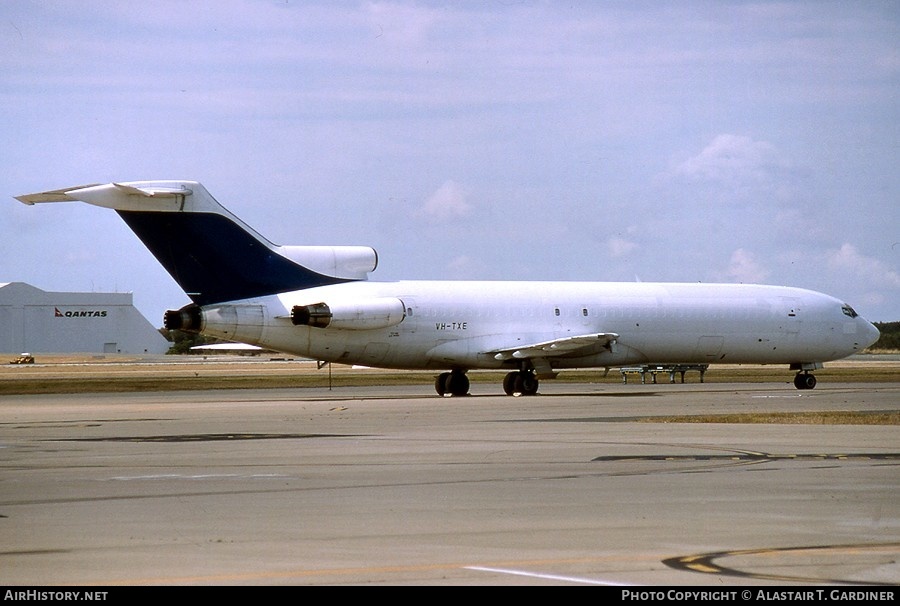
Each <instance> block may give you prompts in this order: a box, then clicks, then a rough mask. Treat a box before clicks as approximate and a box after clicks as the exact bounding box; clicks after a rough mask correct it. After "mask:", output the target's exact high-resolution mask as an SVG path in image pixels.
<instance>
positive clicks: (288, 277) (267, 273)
mask: <svg viewBox="0 0 900 606" xmlns="http://www.w3.org/2000/svg"><path fill="white" fill-rule="evenodd" d="M17 199H18V200H20V201H21V202H24V203H25V204H34V203H36V202H63V201H78V200H80V201H83V202H87V203H89V204H94V205H97V206H102V207H106V208H112V209H114V210H115V211H116V212H117V213H118V214H119V216H120V217H121V218H122V219H123V220H124V221H125V223H127V224H128V226H129V227H130V228H131V229H132V230H133V231H134V232H135V234H136V235H137V236H138V237H139V238H140V239H141V240H142V241H143V242H144V244H145V245H146V246H147V247H148V248H149V249H150V251H151V252H152V253H153V254H154V256H155V257H156V258H157V260H159V262H160V263H161V264H162V265H163V267H165V268H166V270H167V271H168V272H169V274H171V276H172V277H173V278H174V279H175V281H176V282H177V283H178V284H179V286H181V288H182V289H183V290H184V291H185V293H186V294H187V296H188V297H189V298H190V299H191V301H192V303H190V304H188V305H186V306H184V307H182V308H181V309H178V310H170V311H167V312H166V314H165V318H164V323H165V327H166V328H168V329H178V330H185V331H189V332H197V333H202V334H205V335H211V336H215V337H219V338H222V339H227V340H231V341H238V342H242V343H248V344H252V345H258V346H260V347H263V348H265V349H271V350H275V351H281V352H285V353H290V354H294V355H298V356H304V357H308V358H313V359H317V360H321V361H327V362H336V363H343V364H356V365H364V366H372V367H381V368H398V369H434V370H437V371H440V374H439V375H438V376H437V378H436V380H435V389H436V391H437V393H438V394H440V395H454V396H459V395H465V394H467V393H468V392H469V379H468V377H467V376H466V373H467V371H468V370H470V369H498V370H501V369H505V370H508V373H507V374H506V376H505V378H504V380H503V390H504V391H505V392H506V393H507V394H510V395H533V394H536V393H537V391H538V385H539V381H540V380H542V379H549V378H553V377H555V376H556V375H557V374H558V372H559V371H560V370H562V369H572V368H606V369H607V370H608V369H609V368H611V367H623V366H629V367H631V366H635V365H641V364H654V365H666V364H670V365H691V364H693V365H697V366H698V367H705V365H708V364H716V363H729V364H787V365H789V367H790V369H792V370H796V371H797V374H796V376H795V378H794V385H795V386H796V387H797V388H798V389H812V388H813V387H815V385H816V378H815V376H814V375H813V374H811V371H813V370H816V369H819V368H822V366H823V363H824V362H826V361H830V360H836V359H840V358H844V357H847V356H849V355H851V354H854V353H856V352H859V351H861V350H862V349H864V348H866V347H868V346H869V345H871V344H872V343H874V342H875V341H876V340H877V339H878V330H877V329H876V328H875V327H874V326H873V325H872V324H870V323H869V322H867V321H866V320H864V319H863V318H862V317H860V316H859V315H858V314H857V313H856V312H855V311H854V310H853V308H852V307H850V306H849V305H847V304H846V303H844V302H842V301H840V300H838V299H835V298H833V297H830V296H828V295H825V294H822V293H818V292H814V291H810V290H804V289H800V288H791V287H784V286H764V285H754V284H701V283H697V284H683V283H649V282H635V283H629V282H624V283H623V282H529V281H522V282H514V281H444V280H439V281H398V282H375V281H369V280H368V274H369V273H370V272H372V271H373V270H374V269H375V267H376V265H377V261H378V256H377V254H376V252H375V250H374V249H372V248H369V247H362V246H279V245H275V244H273V243H271V242H269V241H268V240H266V239H265V238H263V237H262V236H261V235H259V234H258V233H257V232H255V231H254V230H253V229H252V228H250V227H249V226H248V225H246V224H245V223H244V222H243V221H241V220H240V219H238V218H237V217H236V216H235V215H233V214H232V213H230V212H229V211H228V210H227V209H225V208H224V207H223V206H221V205H220V204H219V203H218V202H217V201H216V200H215V199H214V198H213V197H212V196H211V195H210V194H209V192H207V190H206V188H204V187H203V186H202V185H201V184H200V183H197V182H194V181H139V182H130V183H109V184H95V185H84V186H78V187H71V188H64V189H57V190H53V191H47V192H42V193H36V194H30V195H24V196H18V198H17ZM312 217H313V220H312V221H310V222H309V223H308V224H309V225H312V224H314V222H315V220H316V219H315V215H314V214H312Z"/></svg>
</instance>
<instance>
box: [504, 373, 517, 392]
mask: <svg viewBox="0 0 900 606" xmlns="http://www.w3.org/2000/svg"><path fill="white" fill-rule="evenodd" d="M518 376H519V373H518V372H511V373H508V374H507V375H506V376H505V377H503V391H504V392H505V393H506V395H508V396H511V395H513V394H514V393H515V391H516V377H518Z"/></svg>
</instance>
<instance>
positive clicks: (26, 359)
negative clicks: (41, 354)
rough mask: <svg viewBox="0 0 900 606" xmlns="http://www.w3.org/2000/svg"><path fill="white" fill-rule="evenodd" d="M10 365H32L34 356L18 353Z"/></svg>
mask: <svg viewBox="0 0 900 606" xmlns="http://www.w3.org/2000/svg"><path fill="white" fill-rule="evenodd" d="M9 363H10V364H34V356H33V355H31V354H30V353H20V354H19V355H17V356H16V357H15V358H13V359H12V360H10V362H9Z"/></svg>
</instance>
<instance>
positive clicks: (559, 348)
mask: <svg viewBox="0 0 900 606" xmlns="http://www.w3.org/2000/svg"><path fill="white" fill-rule="evenodd" d="M618 338H619V335H617V334H616V333H612V332H598V333H592V334H588V335H578V336H575V337H563V338H561V339H553V340H551V341H542V342H540V343H533V344H530V345H516V346H515V347H510V348H508V349H495V350H493V351H489V352H487V353H490V354H493V355H494V359H495V360H524V359H526V358H547V357H552V356H563V355H569V354H572V353H575V352H577V351H578V350H581V349H587V348H589V347H608V346H609V345H610V344H611V343H612V342H614V341H615V340H616V339H618Z"/></svg>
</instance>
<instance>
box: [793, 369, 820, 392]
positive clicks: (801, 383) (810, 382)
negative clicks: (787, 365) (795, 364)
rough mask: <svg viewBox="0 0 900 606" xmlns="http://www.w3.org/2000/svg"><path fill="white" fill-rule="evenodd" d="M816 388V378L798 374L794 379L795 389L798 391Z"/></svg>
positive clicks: (806, 374)
mask: <svg viewBox="0 0 900 606" xmlns="http://www.w3.org/2000/svg"><path fill="white" fill-rule="evenodd" d="M815 386H816V376H815V375H811V374H809V373H808V372H807V373H800V372H798V373H797V375H796V376H795V377H794V387H796V388H797V389H813V388H814V387H815Z"/></svg>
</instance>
